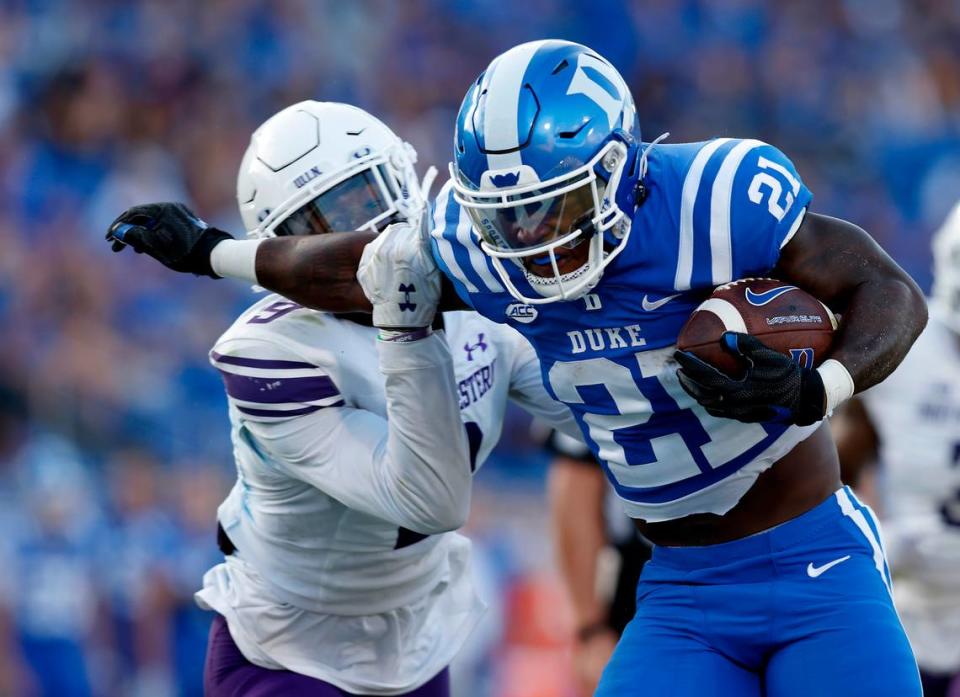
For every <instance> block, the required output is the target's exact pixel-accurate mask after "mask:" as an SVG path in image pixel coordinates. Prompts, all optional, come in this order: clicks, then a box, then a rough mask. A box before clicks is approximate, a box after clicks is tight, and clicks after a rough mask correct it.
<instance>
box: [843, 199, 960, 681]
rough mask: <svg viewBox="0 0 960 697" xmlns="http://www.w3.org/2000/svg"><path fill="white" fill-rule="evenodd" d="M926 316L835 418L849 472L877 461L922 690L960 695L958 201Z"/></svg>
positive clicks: (942, 239) (897, 588)
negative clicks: (892, 365)
mask: <svg viewBox="0 0 960 697" xmlns="http://www.w3.org/2000/svg"><path fill="white" fill-rule="evenodd" d="M933 253H934V287H933V297H932V298H931V299H930V322H929V323H928V324H927V327H926V329H925V330H924V331H923V333H922V334H921V335H920V338H919V339H918V340H917V343H916V344H914V346H913V348H912V349H911V350H910V353H908V354H907V357H906V358H905V359H904V361H903V363H901V364H900V366H899V367H898V368H897V370H896V371H894V373H893V374H892V375H891V376H890V377H889V378H887V380H886V381H884V382H882V383H881V384H879V385H877V386H876V387H874V388H873V389H870V390H867V391H866V392H864V393H863V394H862V395H860V396H859V397H858V399H857V400H855V401H854V402H852V403H851V404H850V406H849V407H848V408H847V409H845V410H844V411H843V412H842V413H841V414H838V416H837V418H836V419H835V420H834V424H833V425H834V432H835V433H836V436H837V449H838V451H839V453H840V459H841V464H842V465H843V466H844V468H845V471H846V472H845V474H846V475H847V476H848V477H851V478H852V477H855V476H856V475H858V474H859V473H860V472H861V470H862V468H864V467H870V466H871V465H872V464H874V463H876V464H877V465H879V472H878V476H877V477H876V481H877V485H878V497H879V502H878V503H879V507H880V517H881V519H882V521H883V524H884V525H883V529H884V533H885V537H886V545H887V554H888V556H889V558H890V564H891V568H892V571H893V576H894V581H895V583H894V586H893V590H894V598H895V599H896V602H897V608H898V610H899V612H900V618H901V619H902V620H903V624H904V627H905V629H906V630H907V634H908V635H909V636H910V642H911V644H912V645H913V649H914V651H915V652H916V654H917V661H918V663H919V664H920V671H921V677H922V679H923V693H924V695H926V697H947V695H950V697H956V696H957V695H960V204H958V205H957V206H956V207H955V208H954V210H953V212H952V213H951V214H950V216H949V217H948V218H947V220H946V222H945V223H944V224H943V226H942V227H941V228H940V230H939V232H938V233H937V234H936V236H935V237H934V244H933Z"/></svg>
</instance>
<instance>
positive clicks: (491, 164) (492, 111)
mask: <svg viewBox="0 0 960 697" xmlns="http://www.w3.org/2000/svg"><path fill="white" fill-rule="evenodd" d="M543 44H544V42H543V41H531V42H530V43H526V44H522V45H520V46H517V47H516V48H515V49H513V50H512V51H509V52H508V53H507V54H505V55H503V56H501V57H500V58H499V59H497V60H496V61H495V62H494V64H493V65H491V66H490V71H489V76H488V77H487V79H486V80H485V83H486V84H485V87H486V89H487V95H486V103H485V104H484V108H483V145H484V149H485V150H487V168H488V169H507V168H510V167H514V168H518V167H520V166H521V165H522V164H523V162H522V161H521V159H520V152H519V151H518V150H517V148H518V147H519V146H520V134H519V131H518V127H517V110H518V106H519V104H520V90H521V89H522V88H523V76H524V74H525V73H526V72H527V66H529V65H530V61H531V60H532V59H533V56H534V54H535V53H536V52H537V50H538V49H539V48H540V47H541V46H542V45H543ZM491 150H511V151H512V152H507V153H500V154H496V153H491V152H490V151H491Z"/></svg>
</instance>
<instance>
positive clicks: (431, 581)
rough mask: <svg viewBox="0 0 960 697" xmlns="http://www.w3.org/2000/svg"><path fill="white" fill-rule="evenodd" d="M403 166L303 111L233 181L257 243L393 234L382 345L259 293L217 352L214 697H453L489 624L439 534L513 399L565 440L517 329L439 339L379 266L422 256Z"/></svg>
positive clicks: (569, 425) (279, 127) (346, 112)
mask: <svg viewBox="0 0 960 697" xmlns="http://www.w3.org/2000/svg"><path fill="white" fill-rule="evenodd" d="M414 161H415V153H414V152H413V150H412V148H411V147H410V146H409V145H408V144H406V143H403V142H402V141H400V139H399V138H397V137H396V136H395V135H394V134H393V132H392V131H390V129H389V128H387V127H386V126H385V125H384V124H383V123H381V122H380V121H379V120H377V119H375V118H374V117H372V116H371V115H369V114H367V113H366V112H364V111H362V110H360V109H358V108H355V107H352V106H347V105H344V104H335V103H320V102H313V101H307V102H301V103H299V104H295V105H293V106H291V107H288V108H287V109H284V110H283V111H281V112H279V113H278V114H276V115H275V116H273V117H272V118H271V119H269V120H268V121H267V122H266V123H265V124H264V125H263V126H261V127H260V128H259V129H258V130H257V131H256V132H255V133H254V134H253V138H252V141H251V144H250V147H249V149H248V150H247V153H246V155H245V157H244V159H243V163H242V164H241V168H240V175H239V179H238V185H237V193H238V200H239V203H240V209H241V213H242V216H243V220H244V223H245V225H246V227H247V230H248V232H249V233H250V235H251V236H254V237H265V236H266V237H271V236H300V235H313V234H321V233H326V232H329V231H330V230H338V229H368V230H371V231H374V232H376V231H378V230H380V229H383V228H384V227H385V226H386V225H388V224H389V223H393V222H397V223H399V224H398V225H394V226H391V227H390V228H389V232H386V233H384V234H383V235H382V236H381V237H379V238H378V239H377V241H376V242H375V243H374V244H372V245H370V246H369V247H368V249H367V251H366V252H365V255H364V265H363V266H362V268H361V270H360V273H359V277H360V279H361V283H362V284H363V286H364V290H365V291H366V292H367V294H368V296H370V297H371V299H372V300H373V306H374V315H373V324H374V325H375V326H377V327H390V328H393V329H394V331H390V330H387V331H385V330H384V329H381V330H380V337H379V341H378V340H377V329H376V328H375V327H374V326H370V320H369V316H363V315H361V316H359V317H358V316H352V317H344V316H334V315H331V314H323V313H319V312H316V311H313V310H309V309H305V308H303V307H301V306H300V305H297V304H296V303H293V302H290V301H287V300H285V299H283V298H281V297H279V296H276V295H269V296H267V297H265V298H263V299H262V300H260V301H259V302H257V303H256V304H255V305H253V306H252V307H251V308H250V309H249V310H247V311H246V312H245V313H244V314H243V315H241V316H240V318H239V319H238V320H237V321H236V322H235V323H234V324H233V326H232V327H230V329H228V330H227V332H226V333H224V334H223V336H222V337H221V338H220V339H219V340H218V341H217V343H216V345H215V346H214V348H213V350H212V351H211V352H210V360H211V362H212V363H213V365H214V366H215V367H216V368H217V369H218V370H219V371H220V372H221V374H222V376H223V381H224V384H225V387H226V391H227V396H228V402H229V413H230V422H231V435H232V439H233V445H234V454H235V458H236V465H237V472H238V477H237V482H236V485H235V486H234V488H233V490H232V491H231V493H230V495H229V496H228V497H227V499H226V500H225V501H224V502H223V504H222V505H221V506H220V508H219V510H218V514H217V517H218V521H219V526H220V529H219V539H220V542H221V547H222V548H223V549H224V551H225V552H226V553H227V556H226V558H225V561H224V563H222V564H220V565H218V566H216V567H214V568H213V569H211V570H210V571H209V572H208V573H207V574H206V575H205V577H204V582H203V589H202V590H201V591H200V592H198V593H197V600H198V602H199V603H200V604H201V605H202V606H203V607H206V608H209V609H212V610H214V611H215V612H216V613H218V614H217V616H216V618H215V619H214V623H213V626H212V628H211V635H210V642H209V646H208V655H207V666H206V675H205V680H206V686H205V687H206V690H207V694H210V695H260V694H293V693H297V694H304V695H307V694H309V695H340V694H344V693H349V694H364V695H367V694H377V695H397V694H415V695H418V696H424V697H425V696H427V695H430V696H431V697H432V696H441V695H445V694H447V692H448V690H449V688H448V681H447V676H446V670H445V668H446V666H447V665H448V664H449V663H450V661H451V659H452V658H453V656H454V655H455V654H456V652H457V651H458V649H459V647H460V645H461V644H462V643H463V641H464V639H465V638H466V636H467V634H468V633H469V632H470V631H471V629H472V628H473V626H474V625H475V624H476V622H477V620H478V619H479V617H480V615H481V612H482V609H483V605H482V603H481V602H480V601H479V600H478V598H477V596H476V594H475V592H474V588H473V585H472V582H471V578H470V573H469V564H468V562H469V542H468V541H467V540H466V539H465V538H464V537H462V536H460V535H458V534H456V533H454V532H448V531H451V530H454V529H455V528H457V527H459V526H460V525H461V524H462V523H463V521H464V519H465V517H466V515H467V511H468V507H469V492H470V479H471V476H470V475H471V472H472V470H474V469H475V468H476V466H477V465H478V464H479V463H481V462H483V460H484V459H485V458H486V456H487V455H488V454H489V452H490V450H491V448H492V447H493V445H494V444H495V443H496V441H497V440H498V438H499V435H500V430H501V426H502V420H503V416H504V410H505V407H506V403H507V400H508V398H512V399H514V400H515V401H517V402H519V403H520V404H521V405H522V406H524V407H526V408H527V409H529V410H530V411H531V412H532V413H535V414H536V415H538V416H540V417H541V418H545V419H546V420H547V421H549V422H550V423H552V424H554V425H557V426H559V427H561V428H565V429H566V430H567V431H569V432H576V426H575V424H574V422H573V420H572V417H571V416H570V415H569V412H568V410H567V409H566V407H564V406H563V405H560V404H558V403H556V402H554V401H553V400H551V399H550V398H549V396H548V395H547V393H546V391H545V390H544V388H543V386H542V383H541V381H540V371H539V364H538V362H537V359H536V356H535V354H534V353H533V350H532V348H531V347H530V345H529V344H528V343H527V342H526V341H525V340H524V339H523V338H522V337H520V335H519V334H517V333H515V332H514V331H513V330H511V329H509V328H507V327H503V326H500V325H497V324H495V323H492V322H489V321H487V320H485V319H483V318H481V317H480V316H479V315H477V314H476V313H472V312H471V313H468V312H452V313H447V314H445V315H443V317H442V322H441V324H442V325H443V330H444V331H443V332H439V331H438V332H436V333H435V334H433V335H430V327H429V325H430V322H431V320H432V319H433V311H434V308H435V305H436V300H437V296H438V295H439V273H438V272H437V271H436V270H435V268H433V267H432V264H431V265H430V266H431V269H432V270H430V271H428V272H425V273H422V274H421V273H420V272H419V270H418V269H417V268H408V266H409V265H406V266H405V265H394V264H393V263H392V262H393V257H394V256H395V254H396V249H397V248H398V247H399V246H402V245H403V244H417V243H418V240H420V239H421V233H420V231H419V229H418V228H417V227H416V226H418V225H419V220H420V214H421V212H422V211H423V208H424V199H423V196H422V194H421V191H420V187H419V185H418V182H417V179H416V173H415V170H414V167H413V163H414ZM177 212H178V213H179V214H182V215H192V214H190V213H189V211H187V209H185V208H182V207H181V208H177ZM147 214H149V213H147ZM143 222H146V221H143ZM404 236H405V237H404ZM422 241H423V242H425V241H426V238H425V237H424V238H423V239H422ZM425 253H427V254H429V252H425ZM414 266H416V265H415V264H414ZM418 274H419V275H418ZM401 326H402V329H400V330H396V328H397V327H401ZM444 334H445V335H446V341H443V339H442V337H443V336H444ZM378 354H379V360H380V366H381V371H382V372H383V373H386V379H385V378H384V375H382V374H381V372H378V371H377V370H376V369H375V368H374V366H375V365H376V364H377V362H378ZM451 366H452V371H451ZM425 423H429V424H430V425H431V428H428V429H424V428H423V424H425Z"/></svg>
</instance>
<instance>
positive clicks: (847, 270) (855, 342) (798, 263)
mask: <svg viewBox="0 0 960 697" xmlns="http://www.w3.org/2000/svg"><path fill="white" fill-rule="evenodd" d="M777 271H778V272H779V275H781V276H782V277H784V278H785V279H787V280H790V281H793V282H795V283H796V284H797V285H799V286H801V287H802V288H804V289H806V290H808V291H810V292H811V293H813V295H815V296H816V297H818V298H819V299H820V300H822V301H823V302H825V303H826V304H827V305H829V306H830V307H831V308H832V309H834V310H835V311H838V312H839V313H840V314H841V315H842V320H841V323H840V331H839V333H838V335H837V338H836V340H835V343H834V347H833V350H832V351H831V353H830V358H833V359H834V360H836V361H839V362H840V363H841V364H842V365H843V366H844V367H845V368H846V370H847V371H848V372H849V374H850V377H851V378H852V379H853V384H854V387H855V389H856V391H858V392H859V391H862V390H865V389H867V388H868V387H871V386H873V385H875V384H877V383H878V382H880V381H881V380H883V379H884V378H885V377H887V375H889V374H890V373H891V372H893V369H894V368H895V367H896V366H897V365H898V364H899V363H900V361H901V360H903V357H904V356H906V354H907V351H909V350H910V346H912V345H913V342H914V341H915V340H916V338H917V337H918V336H919V335H920V332H921V331H922V330H923V327H924V325H925V324H926V322H927V307H926V302H925V300H924V298H923V294H922V293H921V292H920V289H919V288H918V287H917V285H916V283H914V282H913V279H911V278H910V276H908V275H907V274H906V272H904V271H903V269H901V268H900V267H899V266H898V265H897V264H896V262H894V261H893V260H892V259H891V258H890V257H889V256H888V255H887V254H886V253H885V252H884V251H883V250H882V249H881V248H880V246H879V245H877V243H876V242H874V241H873V239H871V238H870V236H869V235H867V233H866V232H864V231H863V230H862V229H860V228H859V227H857V226H856V225H853V224H851V223H849V222H846V221H844V220H838V219H836V218H830V217H828V216H822V215H817V214H814V213H809V214H808V215H807V220H806V221H805V222H804V225H803V227H802V228H801V230H800V232H799V233H798V234H797V236H796V238H795V239H794V240H793V241H791V242H790V243H789V244H788V245H787V246H786V247H785V248H784V254H783V256H782V257H781V260H780V264H779V266H778V269H777Z"/></svg>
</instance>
